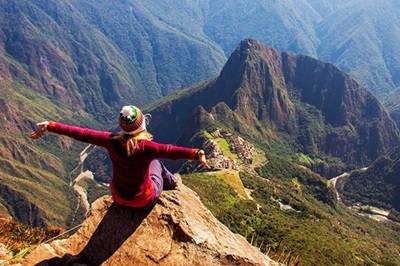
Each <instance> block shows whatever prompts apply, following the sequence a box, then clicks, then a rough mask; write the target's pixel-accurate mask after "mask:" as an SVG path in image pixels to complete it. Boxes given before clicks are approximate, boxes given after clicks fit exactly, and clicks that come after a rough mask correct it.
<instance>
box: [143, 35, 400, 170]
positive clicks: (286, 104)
mask: <svg viewBox="0 0 400 266" xmlns="http://www.w3.org/2000/svg"><path fill="white" fill-rule="evenodd" d="M149 112H150V113H151V115H152V122H151V125H150V131H151V132H154V139H157V140H158V141H160V142H164V143H177V144H179V145H182V146H187V145H190V144H192V143H193V140H194V139H195V138H193V136H195V135H196V134H197V135H199V132H202V131H203V130H205V129H206V130H207V129H212V130H215V128H216V127H221V125H223V127H225V128H226V129H227V130H228V131H229V132H230V133H233V134H235V135H239V136H243V137H244V138H246V139H247V140H249V141H253V142H252V143H253V144H255V143H256V142H257V144H258V146H264V147H269V148H270V149H275V150H276V151H278V152H281V151H282V150H286V149H291V151H290V152H293V153H304V154H306V155H308V156H309V157H311V158H322V160H326V162H325V163H326V165H328V163H329V167H325V168H323V169H317V167H315V169H316V170H318V172H319V174H322V175H323V176H325V177H330V176H335V175H336V174H338V173H340V172H343V171H344V170H346V169H354V168H357V167H359V166H363V165H368V164H370V163H371V162H373V161H374V160H376V159H377V158H378V157H379V156H381V155H383V154H396V153H397V151H396V149H395V148H398V147H397V146H398V145H397V143H398V141H399V137H400V133H399V130H398V128H397V126H396V124H395V122H394V121H393V120H392V119H391V118H390V117H389V115H388V113H387V111H386V110H385V109H384V107H383V105H382V104H381V103H380V102H379V101H378V100H377V98H375V97H374V95H372V93H370V92H369V91H368V90H367V89H366V88H365V87H363V86H362V85H360V84H358V83H357V82H356V81H355V80H354V79H353V78H351V77H350V76H349V75H347V74H346V73H344V72H342V71H341V70H340V69H338V68H337V67H335V66H334V65H332V64H329V63H326V62H323V61H320V60H317V59H314V58H311V57H307V56H302V55H296V54H294V53H291V52H281V51H278V50H276V49H274V48H272V47H270V46H267V45H263V44H261V43H259V42H257V41H255V40H251V39H246V40H243V41H242V42H241V43H240V44H239V46H238V47H237V49H236V50H235V51H234V52H233V53H232V55H231V56H230V57H229V60H228V61H227V63H226V64H225V66H224V68H223V69H222V71H221V73H220V75H219V76H218V77H217V78H215V79H214V80H210V81H208V82H206V83H204V84H200V85H199V86H198V87H196V88H194V89H193V90H190V91H187V92H186V93H182V94H181V95H179V97H175V98H172V97H171V98H170V99H169V100H166V101H164V102H162V103H160V104H159V105H158V106H154V107H153V109H151V110H149ZM171 124H173V125H174V127H170V126H169V125H171ZM193 144H194V143H193ZM276 145H279V147H278V148H277V146H276ZM332 158H334V159H333V160H332ZM332 161H335V162H336V163H331V162H332Z"/></svg>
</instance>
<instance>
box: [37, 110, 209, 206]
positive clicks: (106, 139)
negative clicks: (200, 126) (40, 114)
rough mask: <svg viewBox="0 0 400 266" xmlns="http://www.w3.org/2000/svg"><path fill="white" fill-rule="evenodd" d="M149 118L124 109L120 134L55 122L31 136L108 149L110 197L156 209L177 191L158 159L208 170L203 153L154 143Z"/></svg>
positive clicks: (43, 125)
mask: <svg viewBox="0 0 400 266" xmlns="http://www.w3.org/2000/svg"><path fill="white" fill-rule="evenodd" d="M146 123H147V117H145V116H144V115H143V114H142V112H141V110H140V109H139V108H137V107H135V106H124V107H123V109H122V110H121V112H120V115H119V125H120V127H121V129H122V131H121V132H120V133H119V134H113V133H111V132H104V131H96V130H92V129H88V128H80V127H75V126H70V125H65V124H61V123H55V122H47V121H45V122H42V123H39V124H38V126H39V127H40V129H39V130H37V131H35V132H33V133H32V134H31V137H32V138H35V139H36V138H40V137H41V136H42V135H43V134H44V133H45V132H46V130H48V131H50V132H54V133H57V134H62V135H66V136H69V137H72V138H74V139H76V140H78V141H82V142H87V143H91V144H94V145H97V146H100V147H103V148H105V149H107V151H108V153H109V155H110V159H111V162H112V167H113V177H112V179H111V186H110V187H111V193H112V195H113V198H114V200H115V202H117V203H118V204H121V205H124V206H127V207H131V208H148V207H151V206H153V205H154V204H155V203H156V201H157V199H158V197H159V196H160V195H161V192H162V190H163V189H171V188H174V187H175V186H176V184H177V180H176V178H175V177H174V175H172V174H171V173H170V172H169V171H168V170H167V169H166V168H165V167H164V165H163V164H161V163H160V162H159V161H158V160H156V159H161V158H164V159H171V160H176V159H188V160H200V162H201V163H202V164H203V165H204V166H205V167H206V168H209V166H208V165H207V162H206V158H205V154H204V151H202V150H198V149H191V148H184V147H178V146H173V145H166V144H160V143H156V142H154V141H152V136H151V134H150V133H148V132H147V130H146Z"/></svg>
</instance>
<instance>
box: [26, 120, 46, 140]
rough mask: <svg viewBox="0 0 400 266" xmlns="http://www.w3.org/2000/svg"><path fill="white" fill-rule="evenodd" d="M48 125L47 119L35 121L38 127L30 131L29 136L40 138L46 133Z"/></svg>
mask: <svg viewBox="0 0 400 266" xmlns="http://www.w3.org/2000/svg"><path fill="white" fill-rule="evenodd" d="M48 125H49V121H43V122H40V123H37V126H38V127H39V129H38V130H36V131H34V132H32V133H31V134H30V137H31V138H33V139H38V138H41V137H42V136H43V134H44V133H46V131H47V126H48Z"/></svg>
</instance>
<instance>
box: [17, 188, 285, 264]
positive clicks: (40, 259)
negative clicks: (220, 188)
mask: <svg viewBox="0 0 400 266" xmlns="http://www.w3.org/2000/svg"><path fill="white" fill-rule="evenodd" d="M23 265H40V266H43V265H279V263H277V262H274V261H272V260H271V259H270V258H268V257H267V256H266V255H264V254H263V253H261V252H260V251H259V249H257V248H256V247H253V246H252V245H250V244H249V243H248V242H247V240H246V239H245V238H244V237H242V236H240V235H237V234H234V233H232V232H231V231H230V230H229V229H228V228H227V227H226V226H224V225H223V224H222V223H220V222H219V221H218V220H217V219H216V218H215V217H214V216H213V215H212V214H211V212H210V211H209V210H208V209H207V208H206V207H205V206H204V205H203V204H202V203H201V201H200V199H199V197H198V196H197V194H196V193H195V192H193V191H192V190H191V189H190V188H188V187H186V186H184V185H180V187H179V189H178V190H173V191H164V192H163V195H162V196H161V198H160V199H159V201H158V203H157V204H156V206H155V207H154V208H153V209H151V210H149V211H145V212H143V211H141V212H137V211H136V212H133V211H131V210H127V209H124V208H121V207H120V206H118V205H117V204H115V203H114V202H113V200H112V198H111V196H104V197H102V198H99V199H98V200H96V201H95V202H94V203H93V205H92V208H91V212H90V214H89V216H88V217H87V219H86V220H85V221H84V223H83V224H82V227H81V228H80V229H79V230H78V231H77V232H76V233H75V234H74V235H72V236H70V237H69V238H68V239H63V240H55V241H53V242H51V243H49V244H41V245H40V246H38V247H37V248H36V249H35V250H33V251H32V252H31V253H30V254H29V255H28V256H27V257H26V260H25V262H24V263H23Z"/></svg>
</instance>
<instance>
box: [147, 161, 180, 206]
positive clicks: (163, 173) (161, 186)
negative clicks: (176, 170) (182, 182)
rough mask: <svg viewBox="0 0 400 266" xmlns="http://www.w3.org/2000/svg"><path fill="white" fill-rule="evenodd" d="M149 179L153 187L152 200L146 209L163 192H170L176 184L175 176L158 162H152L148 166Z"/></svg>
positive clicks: (154, 202)
mask: <svg viewBox="0 0 400 266" xmlns="http://www.w3.org/2000/svg"><path fill="white" fill-rule="evenodd" d="M149 173H150V179H151V181H152V182H153V186H154V200H153V202H152V203H151V204H149V206H148V207H151V206H153V205H154V204H156V202H157V200H158V198H159V197H160V196H161V193H162V191H163V190H171V189H173V188H174V185H175V183H176V181H177V180H176V178H175V176H174V175H173V174H172V173H171V172H170V171H168V170H167V168H166V167H165V166H164V164H162V163H161V162H160V161H158V160H154V161H152V162H151V163H150V166H149Z"/></svg>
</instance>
